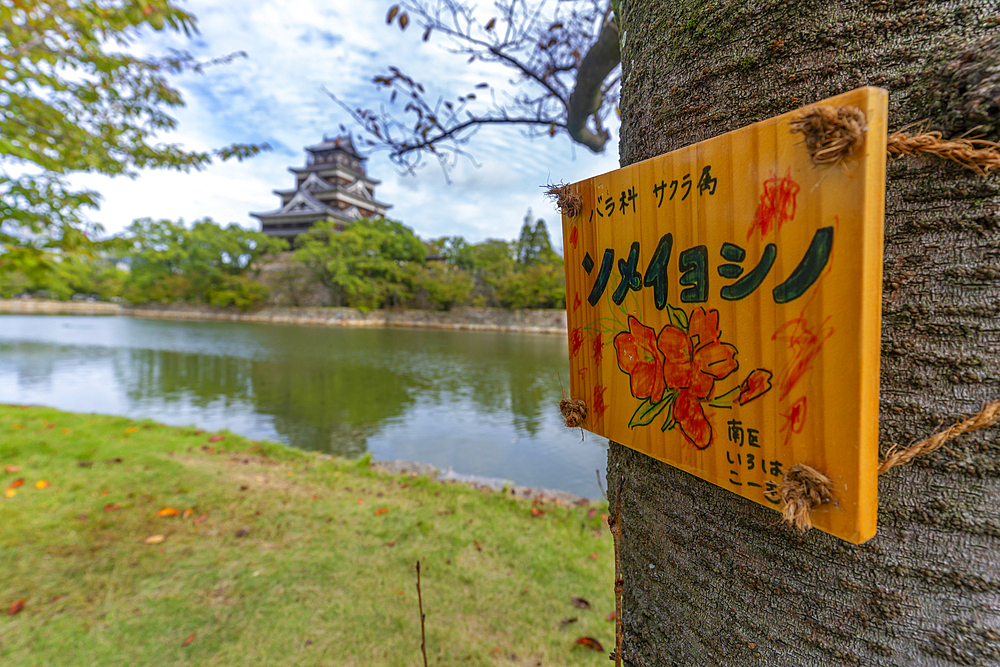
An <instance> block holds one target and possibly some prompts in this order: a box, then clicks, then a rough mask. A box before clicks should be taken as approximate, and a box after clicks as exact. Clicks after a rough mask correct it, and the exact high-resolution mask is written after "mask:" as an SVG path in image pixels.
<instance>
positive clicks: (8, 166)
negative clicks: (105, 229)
mask: <svg viewBox="0 0 1000 667" xmlns="http://www.w3.org/2000/svg"><path fill="white" fill-rule="evenodd" d="M0 28H2V30H0V270H2V269H4V268H8V269H9V268H18V269H21V270H27V271H29V272H32V271H38V270H43V269H45V267H46V266H48V264H49V261H48V260H49V259H50V255H51V253H52V252H74V251H79V250H81V249H84V248H86V247H88V246H89V245H90V237H91V236H92V235H93V234H92V232H99V231H100V227H99V226H98V225H93V226H90V225H88V224H87V222H86V218H85V216H84V215H83V213H82V210H83V209H85V208H88V207H89V208H94V209H96V208H98V201H99V199H100V196H99V194H98V193H97V192H94V191H92V190H74V189H72V188H71V187H70V186H69V184H68V182H67V180H66V176H67V175H68V174H71V173H81V172H82V173H99V174H105V175H110V176H117V175H124V176H129V177H134V176H135V175H136V174H137V171H138V170H139V169H143V168H167V169H178V170H185V171H186V170H189V169H201V168H203V167H205V166H206V165H208V164H209V163H211V161H212V159H213V158H220V159H223V160H225V159H229V158H237V159H242V158H245V157H249V156H252V155H254V154H256V153H257V152H258V151H260V150H262V149H265V148H267V145H266V144H264V145H260V146H257V145H241V144H235V145H231V146H228V147H225V148H221V149H218V150H215V151H210V152H205V151H186V150H184V149H183V148H181V147H180V146H178V145H176V144H167V143H159V142H158V137H159V135H160V133H162V132H165V131H168V130H171V129H173V128H174V127H175V126H176V121H175V119H174V118H172V117H171V116H170V115H168V113H167V110H169V109H170V108H173V107H179V106H182V105H183V100H182V97H181V94H180V92H179V91H177V90H176V89H175V88H172V87H171V86H170V85H169V83H168V81H167V78H166V75H168V74H176V73H178V72H181V71H184V70H193V71H196V72H197V71H201V69H202V68H203V67H205V66H206V65H209V64H215V63H219V62H228V61H229V60H231V59H232V58H233V57H236V56H239V55H245V54H233V55H231V56H227V57H224V58H220V59H218V60H216V61H212V62H211V63H199V62H196V61H195V60H194V59H193V58H192V57H191V56H190V54H187V53H185V52H172V53H171V54H169V55H168V56H167V57H163V58H151V57H138V56H135V55H132V54H131V53H129V52H128V47H129V46H130V45H131V44H134V43H135V41H137V40H138V39H140V38H141V37H142V35H143V34H144V31H145V30H156V31H162V30H172V31H176V32H181V33H183V34H185V35H188V36H190V35H192V34H193V33H195V32H197V29H196V22H195V18H194V16H192V15H191V14H188V13H187V12H184V11H182V10H181V9H178V8H177V7H176V6H174V4H172V2H171V0H83V1H77V0H45V1H43V0H13V1H12V2H4V3H0Z"/></svg>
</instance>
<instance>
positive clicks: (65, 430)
mask: <svg viewBox="0 0 1000 667" xmlns="http://www.w3.org/2000/svg"><path fill="white" fill-rule="evenodd" d="M72 430H73V429H70V428H64V429H63V430H62V432H63V433H69V432H70V431H72Z"/></svg>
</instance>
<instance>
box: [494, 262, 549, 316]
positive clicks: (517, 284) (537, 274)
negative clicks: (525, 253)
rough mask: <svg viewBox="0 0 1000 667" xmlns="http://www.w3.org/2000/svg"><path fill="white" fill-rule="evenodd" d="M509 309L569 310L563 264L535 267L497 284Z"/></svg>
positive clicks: (499, 292) (498, 294)
mask: <svg viewBox="0 0 1000 667" xmlns="http://www.w3.org/2000/svg"><path fill="white" fill-rule="evenodd" d="M497 297H498V298H499V299H500V303H501V304H503V306H504V307H505V308H565V307H566V277H565V274H564V273H563V265H562V261H558V262H556V261H550V262H545V263H544V264H533V265H532V266H529V267H527V268H525V269H524V270H522V271H518V272H517V273H512V274H511V275H509V276H507V277H506V278H504V279H503V280H501V281H500V283H499V284H498V285H497Z"/></svg>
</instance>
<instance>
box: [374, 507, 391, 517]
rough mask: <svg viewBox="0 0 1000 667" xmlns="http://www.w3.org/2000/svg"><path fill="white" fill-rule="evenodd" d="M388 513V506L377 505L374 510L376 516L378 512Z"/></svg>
mask: <svg viewBox="0 0 1000 667" xmlns="http://www.w3.org/2000/svg"><path fill="white" fill-rule="evenodd" d="M388 513H389V508H388V507H379V508H378V509H377V510H375V516H378V515H379V514H388Z"/></svg>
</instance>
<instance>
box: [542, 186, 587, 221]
mask: <svg viewBox="0 0 1000 667" xmlns="http://www.w3.org/2000/svg"><path fill="white" fill-rule="evenodd" d="M542 187H544V188H548V189H547V190H546V191H545V196H546V197H549V198H550V199H552V200H553V201H554V202H555V203H556V208H558V209H559V210H560V211H561V212H563V213H565V214H566V215H568V216H569V217H571V218H575V217H576V216H578V215H580V211H582V210H583V197H581V196H580V194H579V193H578V192H576V191H575V190H573V186H571V185H569V184H568V183H560V184H559V185H552V184H551V183H550V184H548V185H543V186H542Z"/></svg>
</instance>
